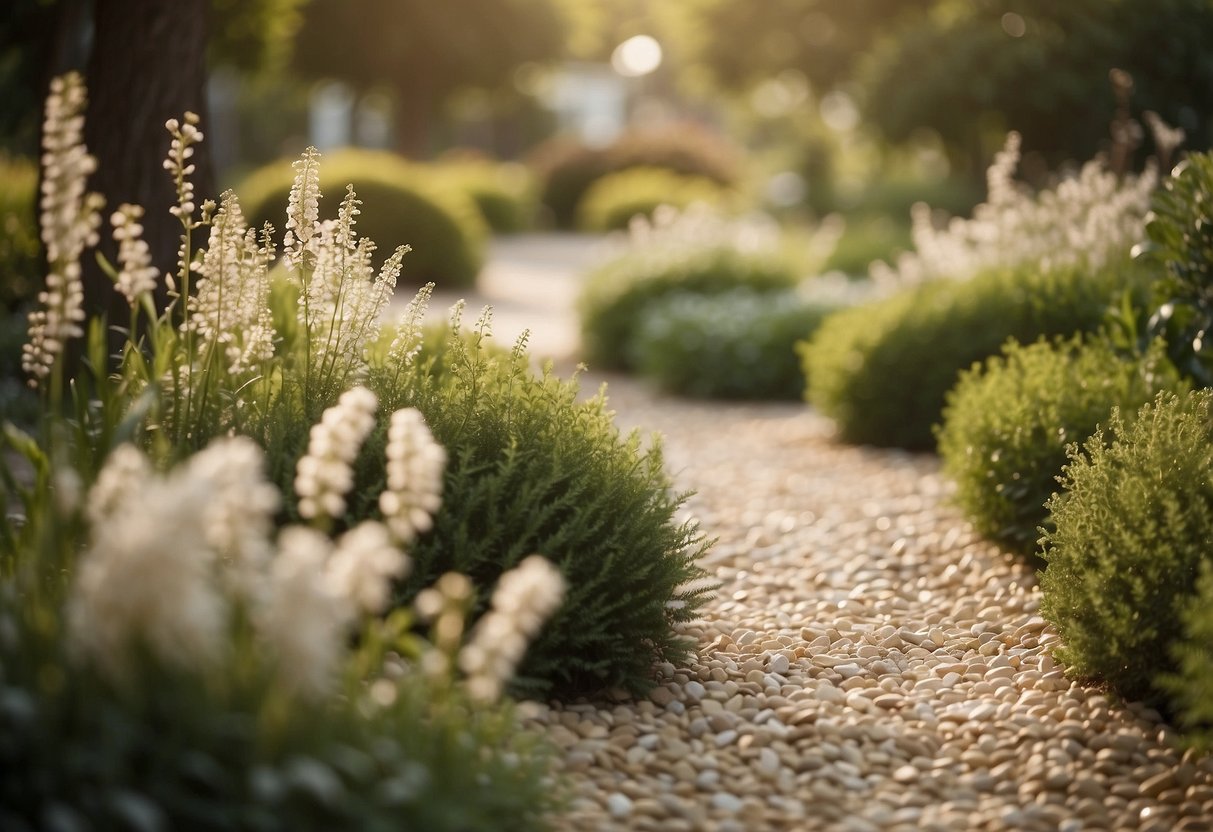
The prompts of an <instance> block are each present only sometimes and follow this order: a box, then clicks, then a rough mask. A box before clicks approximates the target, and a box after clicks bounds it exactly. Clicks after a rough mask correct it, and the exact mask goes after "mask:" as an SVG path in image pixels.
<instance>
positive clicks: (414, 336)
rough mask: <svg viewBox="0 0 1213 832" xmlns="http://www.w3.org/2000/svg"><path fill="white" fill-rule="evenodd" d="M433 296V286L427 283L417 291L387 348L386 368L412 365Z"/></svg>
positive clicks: (419, 347) (419, 348) (402, 367)
mask: <svg viewBox="0 0 1213 832" xmlns="http://www.w3.org/2000/svg"><path fill="white" fill-rule="evenodd" d="M433 295H434V284H433V283H427V284H425V285H424V286H422V287H421V288H420V289H418V290H417V294H416V295H415V296H414V297H413V299H412V300H411V301H409V304H408V306H407V307H405V310H404V314H403V315H401V316H400V323H399V324H398V325H397V327H396V335H395V337H394V338H393V339H392V343H391V346H390V347H389V348H388V366H389V367H392V368H393V369H395V370H401V369H404V368H405V367H408V366H409V365H411V364H412V363H413V361H414V360H415V359H416V357H417V353H419V352H420V351H421V338H422V331H423V327H424V325H425V314H426V311H427V310H428V309H429V306H430V298H431V297H433Z"/></svg>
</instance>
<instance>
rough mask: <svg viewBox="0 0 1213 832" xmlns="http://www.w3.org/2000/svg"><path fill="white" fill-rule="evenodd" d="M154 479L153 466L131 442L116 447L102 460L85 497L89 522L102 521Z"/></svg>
mask: <svg viewBox="0 0 1213 832" xmlns="http://www.w3.org/2000/svg"><path fill="white" fill-rule="evenodd" d="M152 476H153V472H152V466H151V464H150V463H149V462H148V461H147V457H146V456H144V455H143V452H142V451H140V450H139V449H138V448H136V447H135V446H134V445H131V444H130V443H124V444H122V445H119V446H118V447H116V448H114V449H113V450H112V451H110V453H109V456H107V457H106V458H105V465H104V466H103V467H102V468H101V472H100V473H99V474H98V475H97V481H96V482H95V483H93V487H92V489H90V490H89V494H88V508H87V514H88V519H89V522H90V523H92V524H94V525H97V524H100V523H102V522H104V521H105V519H106V518H107V517H109V516H110V515H111V514H113V513H114V511H115V510H117V508H118V507H119V506H122V505H123V504H125V503H126V502H127V501H129V500H130V499H131V497H132V495H134V494H138V493H139V490H140V489H141V488H144V487H146V485H147V482H148V480H149V479H151V477H152Z"/></svg>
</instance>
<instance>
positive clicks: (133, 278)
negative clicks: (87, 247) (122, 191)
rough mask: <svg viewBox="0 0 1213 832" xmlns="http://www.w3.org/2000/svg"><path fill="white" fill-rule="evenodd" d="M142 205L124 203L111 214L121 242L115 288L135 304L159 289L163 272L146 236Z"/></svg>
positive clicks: (116, 238)
mask: <svg viewBox="0 0 1213 832" xmlns="http://www.w3.org/2000/svg"><path fill="white" fill-rule="evenodd" d="M142 217H143V208H142V206H139V205H131V204H130V203H123V204H122V205H119V206H118V210H117V211H115V212H114V213H113V215H112V216H111V217H110V225H112V226H113V228H114V240H115V241H116V242H117V243H118V280H117V282H116V283H115V284H114V289H115V290H117V291H118V292H119V293H121V294H122V296H123V297H125V298H126V302H127V303H129V304H131V305H134V304H135V303H136V302H137V301H138V300H139V297H140V296H141V295H143V294H145V293H147V292H151V291H154V290H155V288H156V278H157V277H159V275H160V271H159V270H158V269H156V267H154V266H153V265H152V254H151V251H150V250H149V249H148V246H147V241H146V240H144V239H143V226H142V225H141V224H140V222H139V220H140V219H141V218H142Z"/></svg>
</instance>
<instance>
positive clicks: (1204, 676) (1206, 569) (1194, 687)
mask: <svg viewBox="0 0 1213 832" xmlns="http://www.w3.org/2000/svg"><path fill="white" fill-rule="evenodd" d="M1182 618H1183V637H1182V638H1181V639H1180V640H1179V641H1178V642H1177V643H1176V645H1175V648H1174V650H1173V654H1174V656H1175V661H1176V665H1177V670H1176V672H1175V673H1173V674H1166V675H1164V676H1163V677H1162V679H1161V686H1162V687H1163V688H1164V689H1165V690H1166V691H1167V692H1168V693H1169V694H1170V695H1171V701H1172V703H1173V706H1174V708H1175V711H1176V714H1177V718H1178V721H1179V724H1180V725H1181V726H1182V727H1183V728H1184V729H1185V730H1186V731H1187V733H1188V736H1187V739H1188V741H1189V742H1190V743H1191V744H1192V745H1194V746H1195V747H1196V748H1198V749H1200V750H1202V751H1208V750H1209V749H1210V748H1213V562H1211V561H1210V560H1205V561H1204V562H1203V563H1202V564H1201V571H1200V577H1199V578H1197V580H1196V591H1195V593H1194V594H1193V595H1192V597H1191V598H1190V599H1189V600H1188V602H1187V603H1186V604H1184V608H1183V613H1182Z"/></svg>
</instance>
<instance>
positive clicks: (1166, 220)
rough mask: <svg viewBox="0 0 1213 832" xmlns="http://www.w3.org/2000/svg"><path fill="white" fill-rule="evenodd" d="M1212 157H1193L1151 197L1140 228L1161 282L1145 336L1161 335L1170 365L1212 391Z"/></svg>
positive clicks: (1156, 292) (1177, 169) (1157, 286)
mask: <svg viewBox="0 0 1213 832" xmlns="http://www.w3.org/2000/svg"><path fill="white" fill-rule="evenodd" d="M1211 199H1213V156H1211V155H1210V154H1208V153H1194V154H1192V155H1190V156H1189V157H1188V158H1187V159H1185V160H1184V161H1183V162H1181V163H1180V164H1179V166H1178V167H1176V168H1175V171H1174V174H1173V175H1172V176H1171V177H1169V178H1167V179H1166V180H1164V182H1163V187H1162V188H1160V189H1159V190H1158V191H1157V192H1156V193H1155V196H1154V202H1153V213H1152V214H1151V215H1150V221H1149V223H1148V224H1147V225H1146V233H1147V234H1148V235H1149V238H1150V246H1149V256H1150V258H1151V259H1153V260H1155V261H1158V262H1161V263H1162V264H1163V265H1164V267H1165V269H1166V273H1165V277H1164V278H1163V279H1161V280H1159V281H1157V282H1156V283H1155V284H1154V297H1153V304H1152V306H1153V314H1152V316H1151V318H1150V320H1149V322H1148V327H1147V330H1146V331H1147V334H1148V336H1162V337H1163V338H1165V339H1166V341H1167V344H1168V346H1169V348H1170V354H1171V358H1172V360H1173V361H1174V362H1175V364H1176V366H1178V367H1179V368H1180V369H1181V370H1183V372H1185V373H1186V374H1188V375H1190V376H1191V377H1192V378H1193V379H1195V380H1196V381H1198V382H1199V383H1200V384H1202V385H1204V386H1206V387H1207V386H1213V346H1211V345H1210V337H1211V336H1213V205H1210V200H1211Z"/></svg>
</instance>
